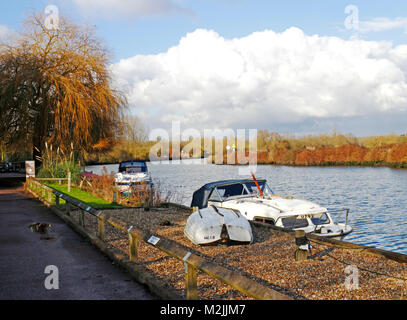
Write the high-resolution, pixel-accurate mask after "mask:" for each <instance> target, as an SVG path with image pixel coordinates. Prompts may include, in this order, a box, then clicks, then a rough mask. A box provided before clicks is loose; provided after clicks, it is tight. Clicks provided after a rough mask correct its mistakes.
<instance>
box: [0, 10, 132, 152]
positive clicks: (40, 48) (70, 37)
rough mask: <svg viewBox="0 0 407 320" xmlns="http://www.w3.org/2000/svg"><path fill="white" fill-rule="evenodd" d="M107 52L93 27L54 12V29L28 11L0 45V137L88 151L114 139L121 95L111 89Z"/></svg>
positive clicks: (14, 143)
mask: <svg viewBox="0 0 407 320" xmlns="http://www.w3.org/2000/svg"><path fill="white" fill-rule="evenodd" d="M109 60H110V55H109V53H108V52H107V50H106V49H105V48H104V46H103V44H102V42H101V41H100V40H98V39H97V37H96V36H95V30H94V29H93V28H90V27H87V26H81V25H77V24H74V23H72V22H70V21H69V19H67V18H65V17H60V18H59V21H58V25H57V27H55V28H49V27H47V26H46V24H45V19H44V16H43V15H32V16H30V17H29V18H28V19H27V20H26V21H25V22H24V30H23V32H22V33H21V34H20V35H19V36H18V37H16V38H14V39H13V40H12V41H11V42H9V43H7V44H5V43H2V44H0V137H1V139H2V141H4V142H5V143H6V144H7V145H9V146H29V147H32V148H33V153H34V158H35V156H36V155H38V154H37V153H38V152H41V151H42V150H43V149H44V145H45V143H46V142H48V144H53V145H54V146H55V147H60V148H61V149H68V148H69V147H70V145H71V143H73V144H74V145H75V148H76V149H82V150H91V149H92V147H94V146H97V145H100V144H102V145H106V143H107V142H108V141H111V140H112V138H114V136H115V134H116V130H117V124H119V123H120V118H121V114H122V110H123V108H125V106H126V99H125V98H124V96H123V95H122V94H121V92H119V91H117V90H115V89H113V87H112V78H111V74H110V71H109Z"/></svg>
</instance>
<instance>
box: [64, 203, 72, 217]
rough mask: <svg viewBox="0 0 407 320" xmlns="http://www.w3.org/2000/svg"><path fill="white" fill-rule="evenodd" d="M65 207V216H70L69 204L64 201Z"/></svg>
mask: <svg viewBox="0 0 407 320" xmlns="http://www.w3.org/2000/svg"><path fill="white" fill-rule="evenodd" d="M65 206H66V215H67V216H70V215H71V204H70V203H69V202H68V201H66V200H65Z"/></svg>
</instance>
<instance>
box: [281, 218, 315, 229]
mask: <svg viewBox="0 0 407 320" xmlns="http://www.w3.org/2000/svg"><path fill="white" fill-rule="evenodd" d="M281 221H282V223H283V226H284V228H287V229H297V228H305V227H308V220H307V219H306V218H305V219H304V218H299V217H296V216H294V217H286V218H282V219H281Z"/></svg>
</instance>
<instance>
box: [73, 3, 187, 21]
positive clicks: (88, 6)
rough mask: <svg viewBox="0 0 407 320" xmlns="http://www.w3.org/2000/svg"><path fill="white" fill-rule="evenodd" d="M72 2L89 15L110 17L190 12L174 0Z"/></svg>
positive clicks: (136, 16) (135, 16) (138, 16)
mask: <svg viewBox="0 0 407 320" xmlns="http://www.w3.org/2000/svg"><path fill="white" fill-rule="evenodd" d="M72 2H73V3H74V4H75V5H76V6H77V7H78V8H79V9H80V10H81V11H82V12H83V13H85V14H87V15H97V16H98V15H102V16H104V17H110V18H116V17H123V16H126V17H132V18H140V17H146V16H156V15H164V14H172V13H188V12H189V10H188V9H185V8H184V7H182V6H181V5H180V4H179V3H177V1H173V0H154V1H151V0H72ZM178 2H179V1H178Z"/></svg>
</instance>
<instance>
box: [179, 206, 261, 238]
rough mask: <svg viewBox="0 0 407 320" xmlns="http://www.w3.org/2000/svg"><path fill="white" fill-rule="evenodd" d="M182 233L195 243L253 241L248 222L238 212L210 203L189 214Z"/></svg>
mask: <svg viewBox="0 0 407 320" xmlns="http://www.w3.org/2000/svg"><path fill="white" fill-rule="evenodd" d="M184 234H185V235H186V236H187V238H188V239H189V240H191V241H192V242H193V243H194V244H197V245H198V244H199V245H203V244H211V243H218V242H221V243H231V242H243V243H251V242H252V241H253V233H252V229H251V226H250V223H249V221H248V220H247V219H245V218H244V217H243V216H242V215H241V213H240V212H238V211H236V210H231V209H225V208H217V207H215V206H212V205H211V206H209V207H207V208H203V209H199V210H197V211H195V212H194V213H192V214H191V215H190V216H189V218H188V220H187V224H186V226H185V229H184Z"/></svg>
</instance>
